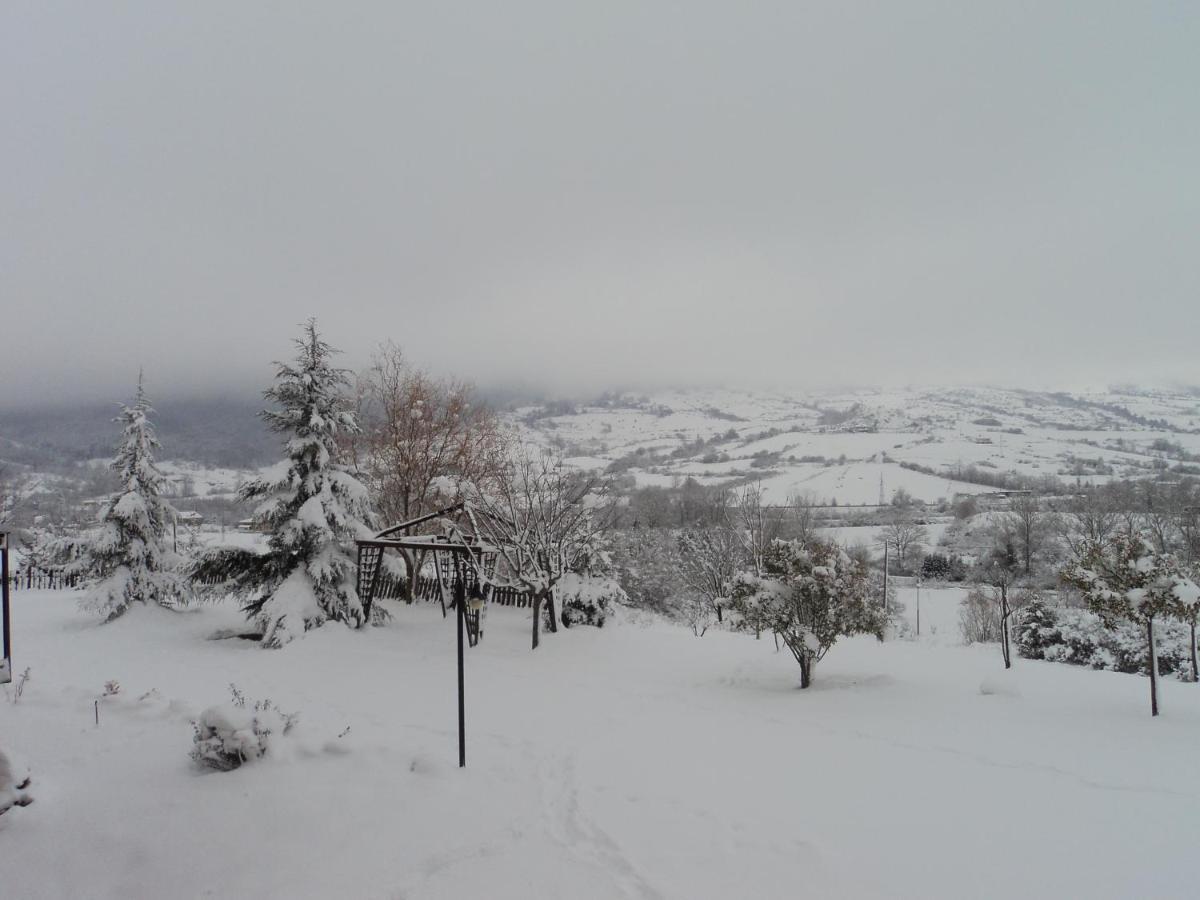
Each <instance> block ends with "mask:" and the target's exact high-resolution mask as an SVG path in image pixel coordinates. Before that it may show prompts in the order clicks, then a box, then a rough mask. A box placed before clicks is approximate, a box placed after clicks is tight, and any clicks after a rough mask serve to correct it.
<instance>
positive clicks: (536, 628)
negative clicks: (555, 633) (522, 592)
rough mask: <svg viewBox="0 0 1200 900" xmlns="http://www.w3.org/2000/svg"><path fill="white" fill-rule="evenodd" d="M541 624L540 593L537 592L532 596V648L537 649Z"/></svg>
mask: <svg viewBox="0 0 1200 900" xmlns="http://www.w3.org/2000/svg"><path fill="white" fill-rule="evenodd" d="M541 623H542V593H541V592H540V591H539V592H537V593H535V594H534V595H533V647H532V648H531V649H533V650H536V649H537V648H538V639H539V638H540V637H541Z"/></svg>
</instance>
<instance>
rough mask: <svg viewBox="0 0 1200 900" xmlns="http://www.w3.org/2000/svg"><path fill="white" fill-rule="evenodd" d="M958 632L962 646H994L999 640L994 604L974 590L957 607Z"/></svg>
mask: <svg viewBox="0 0 1200 900" xmlns="http://www.w3.org/2000/svg"><path fill="white" fill-rule="evenodd" d="M958 630H959V632H960V633H961V634H962V639H963V643H964V644H994V643H995V642H997V641H999V640H1000V615H999V612H998V610H997V608H996V604H995V603H994V602H993V601H992V599H991V598H990V597H988V596H987V595H986V594H985V593H984V592H983V591H982V590H980V589H979V588H975V589H974V590H972V591H971V592H970V593H968V594H967V596H966V597H964V598H963V600H962V602H961V603H960V604H959V607H958Z"/></svg>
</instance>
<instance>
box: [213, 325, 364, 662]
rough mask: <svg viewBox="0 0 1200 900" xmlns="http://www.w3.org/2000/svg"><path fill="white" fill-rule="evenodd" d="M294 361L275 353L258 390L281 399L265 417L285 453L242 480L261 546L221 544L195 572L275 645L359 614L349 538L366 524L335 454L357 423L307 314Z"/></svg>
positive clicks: (350, 621)
mask: <svg viewBox="0 0 1200 900" xmlns="http://www.w3.org/2000/svg"><path fill="white" fill-rule="evenodd" d="M295 343H296V348H297V353H296V358H295V360H294V361H293V362H292V363H276V375H275V385H274V386H273V387H271V388H270V389H269V390H267V391H266V392H265V394H264V396H265V397H266V398H267V399H268V400H270V401H272V402H274V403H275V404H276V405H277V406H278V409H274V410H266V411H264V412H263V413H262V417H263V419H265V420H266V422H267V423H268V424H269V425H270V426H271V428H272V429H273V430H275V431H277V432H279V433H280V434H283V435H286V436H287V440H286V442H285V445H284V446H285V450H286V453H287V456H286V458H285V459H283V461H282V462H280V463H279V464H278V465H276V466H274V467H272V468H271V469H269V470H268V471H267V472H266V473H264V474H263V475H262V476H261V477H259V478H257V479H254V480H253V481H250V482H248V483H247V484H246V485H244V486H243V487H242V490H241V497H242V499H243V500H252V501H256V502H257V504H258V505H257V507H256V509H255V513H254V516H255V518H256V520H257V521H258V523H259V524H260V526H265V527H266V529H267V530H269V531H270V535H271V536H270V539H269V540H268V543H267V552H266V553H254V552H250V551H246V550H238V549H233V548H223V549H220V550H216V551H212V552H210V553H209V554H207V555H206V556H205V557H204V558H203V559H202V560H201V562H200V564H199V565H198V566H197V568H196V570H195V574H196V575H197V577H199V578H200V579H201V580H204V581H211V580H213V579H214V578H220V579H222V580H223V585H222V587H224V588H226V589H231V590H232V591H233V592H234V593H235V594H238V595H240V596H241V597H242V598H243V601H244V607H243V608H244V609H245V611H246V613H247V616H248V617H249V618H250V619H251V620H252V621H254V622H256V623H257V625H258V626H259V627H260V628H261V629H262V643H263V645H264V646H266V647H280V646H282V645H283V644H286V643H288V642H289V641H291V640H292V639H293V638H295V637H297V636H299V635H301V634H303V633H304V632H305V631H307V630H309V629H310V628H315V627H317V626H319V625H322V624H324V623H325V622H326V621H327V620H330V619H332V620H334V621H338V622H344V623H346V624H347V625H349V626H350V627H352V628H358V627H359V626H361V625H362V624H363V623H364V620H365V615H364V612H363V607H362V603H361V602H360V600H359V597H358V593H357V591H356V589H355V575H356V561H355V558H354V557H353V556H352V555H351V549H352V547H351V546H350V545H349V542H350V541H352V540H353V539H355V538H358V537H369V536H371V534H372V531H371V529H370V527H369V523H370V521H371V518H372V515H371V508H370V501H369V499H368V495H367V490H366V488H364V487H363V485H362V484H361V483H360V482H359V481H358V480H356V479H355V478H354V476H353V475H351V474H350V472H349V470H348V469H347V467H346V466H344V465H342V464H341V463H340V462H339V461H338V459H339V447H338V442H339V439H340V438H341V437H342V436H344V435H348V434H351V433H353V432H354V431H355V430H356V428H357V425H356V424H355V420H354V415H353V413H352V412H350V411H349V409H348V407H347V403H346V399H345V397H344V394H343V391H344V389H345V388H346V386H347V385H348V384H349V379H348V378H347V373H346V371H345V370H343V369H337V368H334V367H333V366H332V365H331V364H330V357H331V356H332V354H333V353H335V352H336V351H335V350H334V349H333V348H332V347H330V346H329V344H327V343H326V342H325V341H323V340H321V336H320V334H319V333H318V332H317V325H316V321H315V320H313V319H309V320H308V322H306V323H305V325H304V326H303V335H302V336H301V337H300V338H298V339H297V340H296V342H295Z"/></svg>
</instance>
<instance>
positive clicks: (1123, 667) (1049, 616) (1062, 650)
mask: <svg viewBox="0 0 1200 900" xmlns="http://www.w3.org/2000/svg"><path fill="white" fill-rule="evenodd" d="M1154 627H1155V635H1156V638H1157V641H1156V643H1157V644H1158V672H1159V674H1160V675H1169V674H1171V673H1176V674H1178V676H1179V677H1180V678H1181V679H1182V678H1186V677H1187V676H1188V671H1189V670H1188V665H1189V663H1188V660H1189V659H1190V656H1189V653H1188V641H1189V640H1190V635H1189V633H1188V629H1187V626H1186V625H1184V624H1183V623H1181V622H1177V621H1174V620H1172V619H1161V620H1159V621H1157V622H1155V626H1154ZM1017 652H1018V653H1019V654H1020V655H1021V656H1023V657H1025V658H1026V659H1044V660H1048V661H1050V662H1064V663H1070V664H1071V665H1076V666H1090V667H1091V668H1093V669H1107V670H1109V671H1112V672H1128V673H1136V674H1142V675H1145V674H1148V673H1149V671H1150V663H1149V659H1148V656H1149V654H1148V651H1147V642H1146V634H1145V632H1144V630H1143V626H1141V625H1136V624H1134V623H1132V622H1125V623H1121V624H1119V625H1117V626H1116V627H1114V628H1109V627H1107V626H1105V624H1104V622H1103V620H1102V619H1101V618H1100V616H1098V615H1097V614H1096V613H1094V612H1090V611H1088V610H1086V609H1075V608H1072V607H1062V606H1051V605H1049V604H1047V603H1045V602H1043V601H1040V600H1038V601H1034V602H1033V603H1031V604H1030V605H1029V606H1028V607H1027V608H1026V609H1025V611H1024V614H1023V615H1022V617H1021V622H1020V624H1018V626H1017Z"/></svg>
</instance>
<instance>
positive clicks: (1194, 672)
mask: <svg viewBox="0 0 1200 900" xmlns="http://www.w3.org/2000/svg"><path fill="white" fill-rule="evenodd" d="M1191 630H1192V684H1195V683H1196V682H1198V681H1200V672H1197V670H1196V621H1195V619H1193V620H1192V628H1191Z"/></svg>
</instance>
